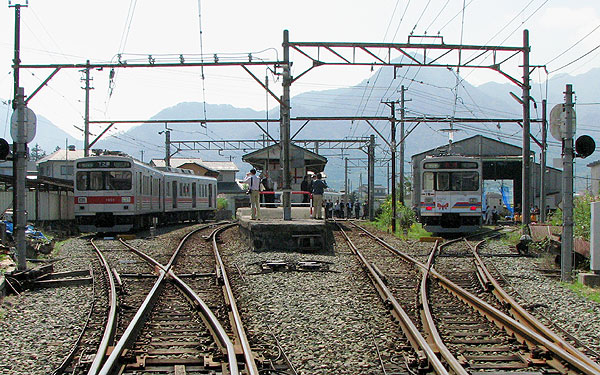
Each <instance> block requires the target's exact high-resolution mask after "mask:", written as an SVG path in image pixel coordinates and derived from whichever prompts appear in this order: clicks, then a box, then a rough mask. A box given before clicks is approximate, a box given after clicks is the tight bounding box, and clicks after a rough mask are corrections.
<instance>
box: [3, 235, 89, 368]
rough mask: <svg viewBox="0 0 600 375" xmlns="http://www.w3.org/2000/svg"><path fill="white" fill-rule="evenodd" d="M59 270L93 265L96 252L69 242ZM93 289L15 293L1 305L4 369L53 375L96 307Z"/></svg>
mask: <svg viewBox="0 0 600 375" xmlns="http://www.w3.org/2000/svg"><path fill="white" fill-rule="evenodd" d="M59 256H60V257H61V258H64V259H62V260H60V261H58V262H56V263H55V264H54V271H55V272H61V271H69V270H79V269H88V268H89V264H90V263H91V262H94V261H95V259H96V258H95V256H94V255H93V253H92V252H91V251H88V247H87V246H86V245H85V241H84V240H82V239H72V240H70V241H68V242H67V243H65V244H64V245H63V246H62V248H61V250H60V254H59ZM91 300H92V287H91V285H89V286H80V287H63V288H52V289H41V290H36V291H26V292H24V293H23V294H21V295H20V296H15V295H11V296H8V297H6V298H5V299H4V303H3V304H2V306H1V307H0V311H1V315H0V353H2V355H0V373H2V374H6V375H15V374H28V375H33V374H48V373H49V372H51V371H52V370H53V369H54V368H56V367H57V366H58V365H59V364H60V363H61V362H62V360H63V359H64V356H65V355H66V353H67V352H68V351H69V350H70V349H71V347H72V345H73V343H74V342H75V340H76V339H77V336H78V335H79V333H80V332H81V328H82V325H83V322H84V321H85V318H86V317H87V314H88V312H89V309H90V303H91Z"/></svg>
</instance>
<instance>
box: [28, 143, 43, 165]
mask: <svg viewBox="0 0 600 375" xmlns="http://www.w3.org/2000/svg"><path fill="white" fill-rule="evenodd" d="M44 156H46V151H44V150H42V148H41V147H40V145H39V144H37V143H36V144H35V146H34V147H33V148H32V149H31V150H30V151H29V159H30V160H32V161H38V160H40V159H41V158H43V157H44Z"/></svg>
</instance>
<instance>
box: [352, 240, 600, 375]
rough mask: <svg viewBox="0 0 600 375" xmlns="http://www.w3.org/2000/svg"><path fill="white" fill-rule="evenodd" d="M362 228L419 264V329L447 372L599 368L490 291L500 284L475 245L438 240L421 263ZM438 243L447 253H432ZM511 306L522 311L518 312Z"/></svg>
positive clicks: (592, 370) (587, 370) (578, 371)
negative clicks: (475, 260) (441, 359)
mask: <svg viewBox="0 0 600 375" xmlns="http://www.w3.org/2000/svg"><path fill="white" fill-rule="evenodd" d="M362 230H363V231H364V232H365V233H366V234H367V235H369V236H370V237H371V238H372V239H374V240H376V241H377V242H379V243H380V244H381V245H383V246H384V247H386V248H387V249H388V250H389V251H391V252H392V253H394V254H396V255H397V256H400V257H402V258H403V259H405V260H407V261H409V262H412V263H413V264H414V265H415V266H416V267H418V268H419V269H420V270H421V272H422V274H423V277H422V281H421V286H420V301H419V302H420V305H421V307H422V313H421V315H422V322H423V323H422V324H423V331H424V332H423V334H424V335H425V336H426V337H427V339H428V341H429V342H430V343H431V344H432V347H433V348H434V350H435V352H436V353H439V354H440V355H441V357H442V358H443V361H444V365H445V367H446V368H447V369H448V370H449V371H450V372H452V373H457V374H480V373H502V374H508V373H512V372H515V373H517V372H518V373H528V374H549V373H560V374H599V373H600V366H598V364H597V363H596V362H594V361H593V360H591V359H589V358H588V357H586V356H585V355H583V354H582V353H580V352H579V351H578V350H576V349H575V348H573V347H572V346H571V345H570V344H569V343H567V342H566V341H565V340H564V339H562V338H560V337H558V336H557V335H555V334H553V333H552V332H551V331H550V330H549V329H547V328H545V327H543V326H542V325H541V324H540V323H539V322H537V321H535V320H532V319H531V318H532V317H531V316H530V315H528V314H525V313H526V311H525V310H524V309H523V308H522V307H520V306H518V305H517V304H516V302H515V301H514V300H513V301H508V300H507V299H500V300H499V299H498V297H496V296H495V295H494V294H493V293H492V291H494V292H495V294H500V293H499V292H498V290H500V289H501V288H499V285H497V284H495V280H494V282H492V281H491V279H492V278H491V275H490V274H489V271H487V269H485V265H484V264H483V262H476V263H473V260H474V259H477V258H478V256H475V255H473V254H474V250H473V249H471V247H469V246H468V245H466V244H467V242H465V241H464V240H462V239H460V240H456V241H452V242H450V243H448V244H446V245H445V246H439V245H438V244H437V243H436V245H435V246H434V249H433V251H432V252H431V256H430V258H429V261H428V263H427V264H424V263H421V262H418V261H417V260H415V259H414V258H412V257H410V256H409V255H407V254H405V253H403V252H401V251H399V250H397V249H395V248H394V247H392V246H391V245H389V244H387V243H386V242H385V241H383V240H381V239H380V238H378V237H376V236H374V235H372V234H370V233H369V232H368V231H366V230H365V229H362ZM453 243H460V244H461V245H459V246H460V248H459V249H455V250H452V251H450V250H448V246H450V245H451V244H453ZM481 243H483V242H481ZM440 247H446V249H443V253H444V255H445V256H441V257H440V256H438V257H437V258H435V255H436V254H438V252H439V251H438V250H439V248H440ZM434 259H436V260H435V262H436V263H435V264H436V265H435V268H434V266H433V262H434ZM479 259H480V257H479ZM505 298H506V297H505ZM507 306H508V308H506V307H507ZM515 311H519V312H521V314H520V315H519V316H517V315H518V314H517V313H514V312H515ZM523 311H525V313H523ZM509 313H513V314H514V315H515V317H514V318H513V317H511V316H509Z"/></svg>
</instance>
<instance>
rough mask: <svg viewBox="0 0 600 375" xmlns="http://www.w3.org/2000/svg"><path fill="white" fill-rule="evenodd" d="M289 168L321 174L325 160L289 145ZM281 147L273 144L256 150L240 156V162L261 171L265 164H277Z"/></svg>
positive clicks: (303, 149)
mask: <svg viewBox="0 0 600 375" xmlns="http://www.w3.org/2000/svg"><path fill="white" fill-rule="evenodd" d="M290 146H291V147H290V166H291V168H306V170H307V171H311V172H315V173H318V172H323V170H324V169H325V165H326V164H327V158H326V157H324V156H321V155H319V154H316V153H314V152H312V151H309V150H307V149H305V148H302V147H300V146H296V145H294V144H291V145H290ZM280 153H281V146H280V145H279V143H275V144H273V145H271V146H268V147H265V148H262V149H260V150H256V151H254V152H251V153H249V154H246V155H244V156H242V161H244V162H246V163H248V164H251V165H252V166H253V167H254V168H256V169H260V170H262V169H263V167H264V166H265V165H266V164H267V161H268V162H269V164H272V163H279V159H280V157H281V155H280Z"/></svg>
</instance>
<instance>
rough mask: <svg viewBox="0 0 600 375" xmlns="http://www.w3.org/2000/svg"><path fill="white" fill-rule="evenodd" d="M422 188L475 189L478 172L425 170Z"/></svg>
mask: <svg viewBox="0 0 600 375" xmlns="http://www.w3.org/2000/svg"><path fill="white" fill-rule="evenodd" d="M423 190H430V191H431V190H433V191H477V190H479V173H478V172H476V171H468V172H462V171H460V172H459V171H456V172H425V173H424V174H423Z"/></svg>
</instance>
